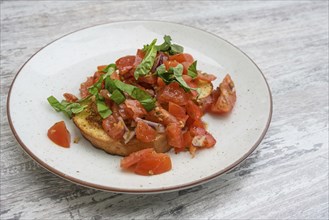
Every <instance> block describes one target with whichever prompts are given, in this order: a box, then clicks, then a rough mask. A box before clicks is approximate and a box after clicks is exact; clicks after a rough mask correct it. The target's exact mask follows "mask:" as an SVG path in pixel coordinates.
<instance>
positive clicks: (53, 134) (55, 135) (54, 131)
mask: <svg viewBox="0 0 329 220" xmlns="http://www.w3.org/2000/svg"><path fill="white" fill-rule="evenodd" d="M47 135H48V137H49V139H50V140H52V141H53V142H54V143H55V144H57V145H59V146H61V147H66V148H68V147H70V142H71V136H70V132H69V131H68V130H67V129H66V126H65V122H64V121H60V122H57V123H55V124H54V125H53V126H51V127H50V128H49V130H48V133H47Z"/></svg>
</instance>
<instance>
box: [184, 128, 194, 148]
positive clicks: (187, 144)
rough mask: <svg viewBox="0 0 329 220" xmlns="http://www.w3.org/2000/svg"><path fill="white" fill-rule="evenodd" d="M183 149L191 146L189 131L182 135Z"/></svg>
mask: <svg viewBox="0 0 329 220" xmlns="http://www.w3.org/2000/svg"><path fill="white" fill-rule="evenodd" d="M183 139H184V147H187V148H188V147H190V146H191V145H192V135H191V133H190V132H189V131H185V132H184V133H183Z"/></svg>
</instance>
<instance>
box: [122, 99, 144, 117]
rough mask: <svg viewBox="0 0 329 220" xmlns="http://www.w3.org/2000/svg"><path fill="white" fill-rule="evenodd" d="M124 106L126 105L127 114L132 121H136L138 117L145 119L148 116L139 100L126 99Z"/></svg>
mask: <svg viewBox="0 0 329 220" xmlns="http://www.w3.org/2000/svg"><path fill="white" fill-rule="evenodd" d="M124 104H125V105H126V107H127V109H126V113H127V116H128V117H130V118H131V119H135V118H137V117H139V118H140V117H143V116H145V115H146V114H147V112H146V110H145V108H144V107H143V106H142V104H141V103H140V102H139V101H137V100H132V99H126V100H125V102H124Z"/></svg>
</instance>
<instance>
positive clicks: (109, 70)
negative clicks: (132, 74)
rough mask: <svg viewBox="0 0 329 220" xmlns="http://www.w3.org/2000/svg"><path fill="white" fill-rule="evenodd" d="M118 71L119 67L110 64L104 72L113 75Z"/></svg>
mask: <svg viewBox="0 0 329 220" xmlns="http://www.w3.org/2000/svg"><path fill="white" fill-rule="evenodd" d="M116 69H117V66H116V65H115V64H114V63H111V64H109V65H108V66H107V67H105V68H104V69H103V70H102V72H104V73H110V74H112V73H113V72H114V71H115V70H116Z"/></svg>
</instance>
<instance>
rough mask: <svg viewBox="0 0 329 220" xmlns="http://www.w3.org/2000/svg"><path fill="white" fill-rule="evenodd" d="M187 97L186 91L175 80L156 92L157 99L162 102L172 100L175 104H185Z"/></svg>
mask: <svg viewBox="0 0 329 220" xmlns="http://www.w3.org/2000/svg"><path fill="white" fill-rule="evenodd" d="M188 99H189V98H188V95H187V93H186V92H185V91H184V89H183V88H181V87H180V86H179V84H178V83H176V82H172V83H170V84H169V85H166V86H165V87H163V88H161V89H160V90H159V92H158V101H159V102H162V103H168V102H173V103H175V104H177V105H186V104H187V101H188Z"/></svg>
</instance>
